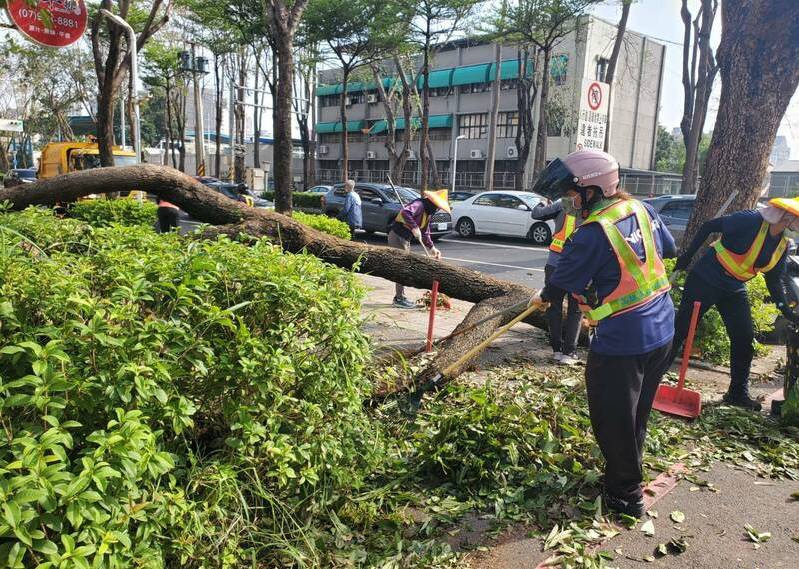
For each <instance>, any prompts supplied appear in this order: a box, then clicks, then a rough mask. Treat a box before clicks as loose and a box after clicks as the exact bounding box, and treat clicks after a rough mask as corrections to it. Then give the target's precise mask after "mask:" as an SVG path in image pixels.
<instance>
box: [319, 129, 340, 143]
mask: <svg viewBox="0 0 799 569" xmlns="http://www.w3.org/2000/svg"><path fill="white" fill-rule="evenodd" d="M340 140H341V133H337V132H325V133H323V134H320V135H319V142H320V143H321V144H336V143H337V142H339V141H340Z"/></svg>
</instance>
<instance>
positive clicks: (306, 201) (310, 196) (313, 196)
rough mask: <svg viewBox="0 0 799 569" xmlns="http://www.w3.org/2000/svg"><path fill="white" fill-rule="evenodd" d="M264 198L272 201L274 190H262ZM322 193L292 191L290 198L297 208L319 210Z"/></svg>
mask: <svg viewBox="0 0 799 569" xmlns="http://www.w3.org/2000/svg"><path fill="white" fill-rule="evenodd" d="M262 195H263V197H264V199H267V200H270V201H274V199H275V192H274V191H270V190H267V191H265V192H263V194H262ZM323 195H324V194H320V193H316V192H292V194H291V199H292V201H293V203H294V207H296V208H297V209H307V210H311V211H321V209H322V196H323Z"/></svg>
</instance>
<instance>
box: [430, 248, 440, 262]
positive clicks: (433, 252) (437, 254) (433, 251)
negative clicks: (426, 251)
mask: <svg viewBox="0 0 799 569" xmlns="http://www.w3.org/2000/svg"><path fill="white" fill-rule="evenodd" d="M430 254H431V255H433V257H435V259H436V260H439V259H441V251H439V250H438V249H436V248H435V247H433V248H432V249H430Z"/></svg>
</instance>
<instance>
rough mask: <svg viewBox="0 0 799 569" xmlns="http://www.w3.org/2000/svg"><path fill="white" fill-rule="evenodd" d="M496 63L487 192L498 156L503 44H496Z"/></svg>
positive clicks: (490, 121) (492, 97) (491, 187)
mask: <svg viewBox="0 0 799 569" xmlns="http://www.w3.org/2000/svg"><path fill="white" fill-rule="evenodd" d="M494 64H495V66H496V70H497V74H496V77H494V85H493V88H492V89H491V114H490V115H489V121H488V155H487V156H486V164H485V166H486V167H485V180H484V186H485V189H486V191H487V192H492V191H494V161H495V160H496V158H497V122H498V119H499V87H500V84H501V83H502V74H501V73H500V71H501V66H502V46H501V45H500V44H499V43H495V44H494Z"/></svg>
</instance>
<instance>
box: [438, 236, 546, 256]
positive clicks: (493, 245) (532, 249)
mask: <svg viewBox="0 0 799 569" xmlns="http://www.w3.org/2000/svg"><path fill="white" fill-rule="evenodd" d="M439 241H441V242H443V243H460V244H462V245H481V246H482V247H499V248H500V249H522V250H523V251H541V252H542V253H543V252H544V251H547V249H541V248H539V247H523V246H521V245H500V244H499V243H480V242H478V241H461V240H459V239H440V240H439Z"/></svg>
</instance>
